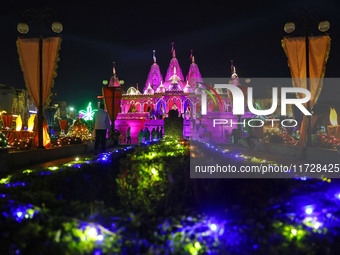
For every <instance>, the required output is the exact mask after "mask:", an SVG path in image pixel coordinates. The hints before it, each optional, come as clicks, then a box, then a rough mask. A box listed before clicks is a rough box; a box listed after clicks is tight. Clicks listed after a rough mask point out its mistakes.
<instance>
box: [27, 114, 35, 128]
mask: <svg viewBox="0 0 340 255" xmlns="http://www.w3.org/2000/svg"><path fill="white" fill-rule="evenodd" d="M35 115H36V114H33V115H32V116H31V117H30V118H29V119H28V123H27V130H28V131H30V132H32V131H33V128H34V119H35Z"/></svg>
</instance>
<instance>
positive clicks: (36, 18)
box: [17, 8, 63, 149]
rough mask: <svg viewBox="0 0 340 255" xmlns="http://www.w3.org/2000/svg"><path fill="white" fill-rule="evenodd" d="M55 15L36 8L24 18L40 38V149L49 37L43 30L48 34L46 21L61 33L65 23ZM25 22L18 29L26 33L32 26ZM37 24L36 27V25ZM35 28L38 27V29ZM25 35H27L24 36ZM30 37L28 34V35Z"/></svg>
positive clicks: (25, 13)
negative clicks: (59, 20)
mask: <svg viewBox="0 0 340 255" xmlns="http://www.w3.org/2000/svg"><path fill="white" fill-rule="evenodd" d="M53 16H55V12H54V10H52V9H49V8H47V9H44V10H43V11H40V12H39V11H37V10H35V9H28V10H26V11H25V12H24V14H23V17H24V19H28V20H29V22H28V24H31V23H32V28H33V30H32V34H33V36H32V37H29V38H38V39H39V51H38V54H39V105H38V147H37V148H39V149H44V148H45V147H44V145H43V108H44V106H43V102H42V101H43V95H42V93H43V59H42V58H43V52H42V49H43V41H44V39H46V38H48V36H43V32H45V33H46V34H48V32H47V31H46V30H45V31H43V27H44V25H45V24H46V23H49V24H51V29H52V31H53V32H55V33H58V34H59V33H61V32H62V31H63V25H62V24H61V23H60V22H57V21H54V22H51V18H52V17H53ZM28 24H27V23H25V22H20V23H19V24H18V25H17V30H18V32H19V33H21V34H23V35H26V34H27V33H28V32H29V31H30V27H29V25H28ZM35 26H36V27H35ZM34 28H38V29H37V30H36V31H35V30H34ZM22 37H25V36H22ZM26 37H28V36H26Z"/></svg>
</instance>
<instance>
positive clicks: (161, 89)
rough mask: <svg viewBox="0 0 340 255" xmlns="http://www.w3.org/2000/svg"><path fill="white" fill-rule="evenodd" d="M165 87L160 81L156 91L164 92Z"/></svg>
mask: <svg viewBox="0 0 340 255" xmlns="http://www.w3.org/2000/svg"><path fill="white" fill-rule="evenodd" d="M165 91H166V88H165V87H164V85H163V82H162V83H161V85H159V87H158V88H157V90H156V93H165Z"/></svg>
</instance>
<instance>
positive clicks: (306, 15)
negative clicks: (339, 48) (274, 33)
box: [284, 7, 330, 145]
mask: <svg viewBox="0 0 340 255" xmlns="http://www.w3.org/2000/svg"><path fill="white" fill-rule="evenodd" d="M317 12H318V13H319V14H321V15H322V18H321V19H320V18H319V19H318V18H317V17H316V15H315V14H316V13H317ZM291 16H292V17H293V18H291V20H290V21H289V22H287V23H286V24H285V25H284V31H285V32H286V33H287V34H292V33H293V32H296V34H298V35H300V36H303V37H304V38H305V44H306V82H307V89H308V90H309V91H310V81H308V78H310V77H309V37H310V36H315V35H316V33H315V32H316V29H315V28H316V27H317V28H318V31H319V32H320V33H321V34H323V33H326V32H327V31H328V30H329V28H330V23H329V21H327V20H325V15H324V12H323V10H322V9H320V8H317V7H312V8H309V9H307V10H305V9H303V8H295V9H293V10H292V11H291ZM294 19H295V20H296V22H297V23H298V22H299V23H302V24H300V25H301V28H303V31H302V33H301V30H300V32H299V31H296V26H295V23H294V22H293V21H292V20H294ZM318 21H319V23H318V25H317V26H316V23H317V22H318ZM299 28H300V26H299ZM307 110H308V111H309V112H311V105H310V102H308V103H307ZM307 119H308V122H309V125H308V129H307V145H311V144H312V116H311V115H310V116H308V118H307Z"/></svg>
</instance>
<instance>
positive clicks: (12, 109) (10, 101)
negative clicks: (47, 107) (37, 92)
mask: <svg viewBox="0 0 340 255" xmlns="http://www.w3.org/2000/svg"><path fill="white" fill-rule="evenodd" d="M3 111H5V112H6V113H8V114H12V115H13V116H14V117H17V116H18V115H20V116H21V119H22V121H23V124H24V126H25V125H27V120H28V118H29V117H30V116H31V115H32V114H35V113H37V108H36V107H35V106H34V104H33V101H32V100H31V98H30V97H29V94H28V91H27V89H16V88H14V87H10V86H7V85H3V84H0V112H3ZM13 121H15V118H13Z"/></svg>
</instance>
